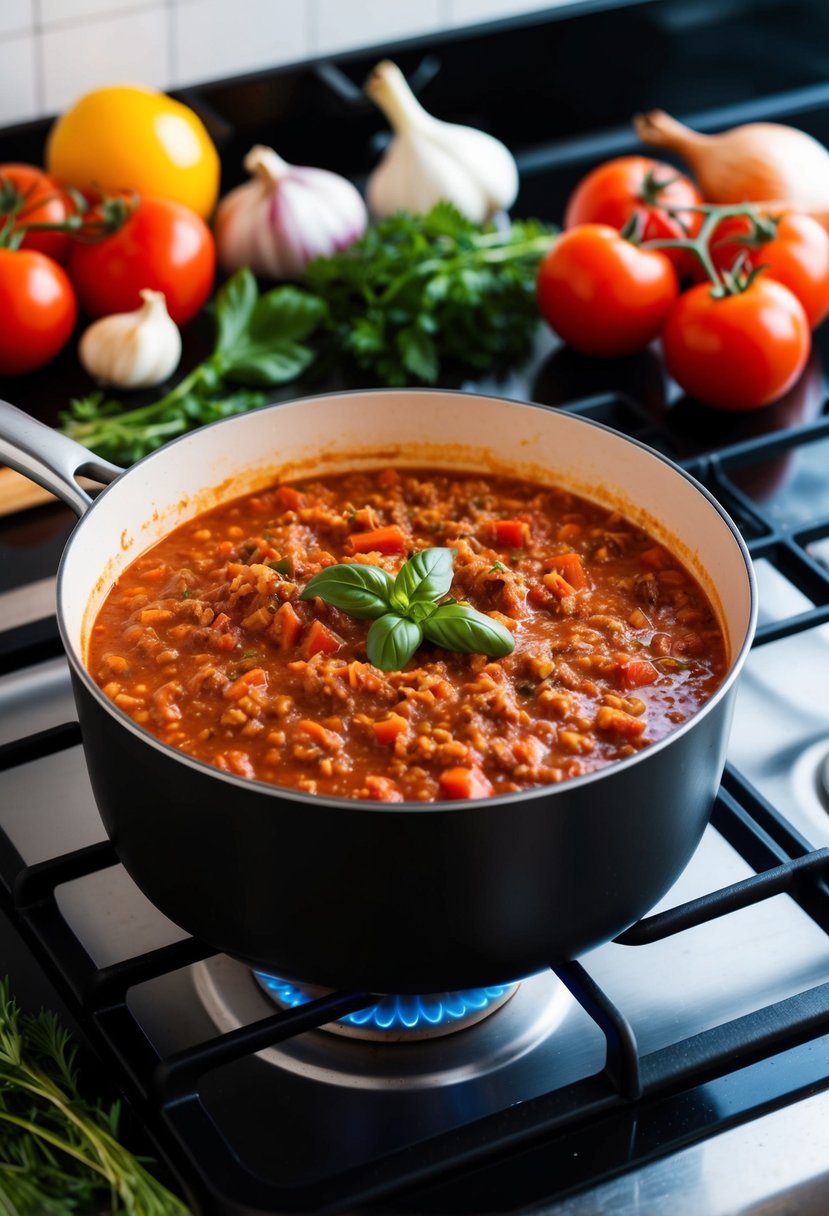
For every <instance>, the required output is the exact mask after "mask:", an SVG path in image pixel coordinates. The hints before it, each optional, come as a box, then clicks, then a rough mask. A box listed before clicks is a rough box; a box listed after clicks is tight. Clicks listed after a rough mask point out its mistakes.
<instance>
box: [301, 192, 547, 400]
mask: <svg viewBox="0 0 829 1216" xmlns="http://www.w3.org/2000/svg"><path fill="white" fill-rule="evenodd" d="M553 235H554V232H553V230H552V229H551V228H549V227H547V226H545V225H543V224H541V223H540V222H539V221H537V220H525V221H514V222H513V223H511V224H510V225H509V226H508V227H506V228H504V229H501V228H498V227H496V226H494V225H485V226H483V227H481V226H480V225H478V224H474V223H472V222H471V221H470V220H468V219H466V218H465V217H464V216H462V215H461V214H460V212H459V211H457V210H456V209H455V208H454V207H453V206H452V205H451V204H450V203H445V202H443V203H438V204H437V205H436V206H434V207H433V208H432V210H431V211H429V212H428V214H427V215H413V214H410V213H408V212H404V211H401V212H398V213H397V214H396V215H392V216H389V217H388V218H387V219H381V220H376V221H375V222H373V223H372V224H370V225H369V227H368V228H367V230H366V232H365V234H364V235H363V236H362V237H361V238H360V239H359V240H358V241H356V242H355V243H354V244H353V245H350V246H349V247H348V248H347V249H345V250H343V252H341V253H338V254H335V255H334V256H333V257H326V258H318V259H317V260H316V261H314V262H312V263H311V265H310V266H309V267H308V269H307V272H306V278H305V283H306V286H307V287H308V288H309V289H310V290H311V291H313V292H315V293H316V295H318V296H319V297H320V298H321V299H322V300H324V301H325V303H326V305H327V308H328V317H327V321H326V325H327V328H328V330H329V332H330V333H331V335H332V336H333V340H334V345H335V347H336V349H337V350H338V351H339V352H341V353H345V354H346V355H347V356H348V358H349V359H351V360H353V361H354V362H355V363H356V364H357V366H358V367H360V368H362V369H363V370H365V371H369V372H371V373H373V375H374V376H375V377H376V379H377V381H378V382H379V383H380V384H384V385H403V384H410V383H412V382H414V383H418V382H423V383H426V384H434V383H436V381H437V380H438V377H439V375H440V374H441V373H442V372H443V371H444V370H446V369H447V368H448V369H450V370H451V369H455V370H459V371H469V372H472V373H478V374H480V373H482V372H487V371H490V370H492V369H493V368H497V367H498V366H506V365H508V364H510V363H515V362H518V361H520V360H523V359H525V358H526V357H527V355H528V354H529V353H530V349H531V346H532V338H533V334H534V332H535V328H536V325H537V322H538V316H539V314H538V306H537V303H536V295H535V280H536V272H537V270H538V264H539V262H540V261H541V258H542V257H543V256H544V254H545V253H546V252H547V250H548V249H549V248H550V246H551V244H552V240H553Z"/></svg>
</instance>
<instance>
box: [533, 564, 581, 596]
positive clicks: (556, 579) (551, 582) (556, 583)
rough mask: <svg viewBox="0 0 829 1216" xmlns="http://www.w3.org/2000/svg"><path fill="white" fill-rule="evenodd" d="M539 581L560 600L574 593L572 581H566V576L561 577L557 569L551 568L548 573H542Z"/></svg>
mask: <svg viewBox="0 0 829 1216" xmlns="http://www.w3.org/2000/svg"><path fill="white" fill-rule="evenodd" d="M541 581H542V583H543V584H544V586H545V587H547V588H548V589H549V590H550V591H552V593H553V595H557V596H558V598H559V599H560V600H563V599H566V598H567V596H568V595H575V594H576V588H575V587H574V586H573V585H572V583H568V582H567V579H566V578H562V576H561V575H560V574H559V573H558V571H557V570H551V571H550V572H549V574H543V575H542V576H541Z"/></svg>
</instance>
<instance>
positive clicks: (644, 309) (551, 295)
mask: <svg viewBox="0 0 829 1216" xmlns="http://www.w3.org/2000/svg"><path fill="white" fill-rule="evenodd" d="M678 290H679V288H678V284H677V277H676V272H675V270H674V268H673V266H672V265H671V263H670V262H669V261H668V259H667V258H666V257H665V256H664V254H662V253H660V252H659V251H658V250H648V249H640V248H639V246H638V245H634V244H632V243H631V242H630V241H628V240H626V239H625V237H623V236H621V235H620V234H619V233H618V232H617V231H616V229H615V228H611V227H608V225H606V224H582V225H581V226H580V227H578V228H571V229H569V230H568V231H567V232H563V233H562V234H561V235H560V236H559V237H558V238H557V239H556V241H555V243H554V244H553V246H552V248H551V249H550V250H549V252H548V253H546V254H545V255H544V257H543V259H542V261H541V264H540V266H539V269H538V279H537V297H538V307H539V310H540V312H541V315H542V316H543V317H544V319H545V320H546V322H547V324H548V325H549V326H550V327H551V328H552V329H553V330H555V332H556V333H557V334H558V335H559V337H561V338H563V339H564V341H565V342H567V343H568V344H569V345H570V346H572V347H573V348H574V349H575V350H577V351H580V352H581V353H582V354H585V355H599V356H602V357H608V358H613V357H616V356H619V355H629V354H633V353H634V352H635V351H640V350H644V348H645V347H646V346H647V345H648V343H649V342H651V341H652V340H653V339H654V338H655V337H656V336H657V334H658V333H659V331H660V330H661V328H662V325H663V324H664V321H665V318H666V317H667V315H668V313H669V311H670V309H671V306H672V305H673V303H674V300H675V299H676V296H677V292H678Z"/></svg>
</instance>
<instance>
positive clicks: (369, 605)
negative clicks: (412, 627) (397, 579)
mask: <svg viewBox="0 0 829 1216" xmlns="http://www.w3.org/2000/svg"><path fill="white" fill-rule="evenodd" d="M393 586H394V579H393V578H392V576H391V575H390V574H389V572H388V571H387V570H381V569H380V567H379V566H360V565H347V564H346V565H337V566H326V568H325V569H324V570H320V571H319V573H318V574H315V575H314V577H313V578H311V579H309V580H308V582H307V583H306V585H305V590H304V591H303V592H302V594H301V595H300V597H299V598H300V599H301V600H311V599H313V598H314V597H315V596H319V597H320V599H323V600H325V602H326V603H327V604H333V605H334V607H335V608H342V610H343V612H347V613H348V614H349V616H354V617H357V618H358V619H366V618H375V617H381V616H382V615H383V613H384V612H388V610H389V597H390V595H391V591H392V587H393Z"/></svg>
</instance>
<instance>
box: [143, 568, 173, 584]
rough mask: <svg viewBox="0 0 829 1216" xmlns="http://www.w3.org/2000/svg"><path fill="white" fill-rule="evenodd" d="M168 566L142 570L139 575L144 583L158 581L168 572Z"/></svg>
mask: <svg viewBox="0 0 829 1216" xmlns="http://www.w3.org/2000/svg"><path fill="white" fill-rule="evenodd" d="M169 570H170V567H169V566H156V567H155V568H154V569H153V570H142V571H141V577H142V579H143V580H144V582H145V583H160V582H161V580H162V579H163V578H166V576H167V574H168V573H169Z"/></svg>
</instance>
